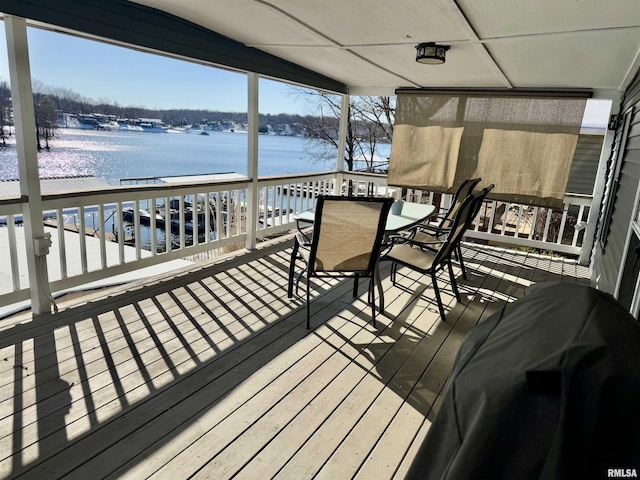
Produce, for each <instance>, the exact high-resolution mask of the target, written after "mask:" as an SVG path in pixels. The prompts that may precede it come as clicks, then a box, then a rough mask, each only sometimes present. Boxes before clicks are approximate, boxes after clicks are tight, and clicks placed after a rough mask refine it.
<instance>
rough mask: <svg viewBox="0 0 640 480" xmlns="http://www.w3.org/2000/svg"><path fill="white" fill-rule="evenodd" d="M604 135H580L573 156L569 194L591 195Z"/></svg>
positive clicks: (568, 187) (568, 184) (568, 185)
mask: <svg viewBox="0 0 640 480" xmlns="http://www.w3.org/2000/svg"><path fill="white" fill-rule="evenodd" d="M603 139H604V137H603V136H602V135H580V136H579V137H578V144H577V145H576V153H575V154H574V156H573V163H572V164H571V171H570V172H569V181H568V182H567V193H580V194H584V195H591V194H592V193H593V185H594V183H595V181H596V174H597V173H598V163H599V161H600V152H601V150H602V141H603Z"/></svg>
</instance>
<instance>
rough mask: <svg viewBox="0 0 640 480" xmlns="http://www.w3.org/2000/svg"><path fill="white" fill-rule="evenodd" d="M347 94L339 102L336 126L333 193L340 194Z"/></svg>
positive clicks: (347, 122)
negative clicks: (335, 171)
mask: <svg viewBox="0 0 640 480" xmlns="http://www.w3.org/2000/svg"><path fill="white" fill-rule="evenodd" d="M349 100H350V98H349V95H342V101H341V103H340V125H339V126H338V128H339V130H338V158H337V159H336V170H337V171H338V173H337V174H336V183H335V185H334V187H333V194H334V195H340V192H341V191H342V182H343V181H344V176H343V174H342V172H344V149H345V145H346V143H347V126H348V124H349V103H350V102H349Z"/></svg>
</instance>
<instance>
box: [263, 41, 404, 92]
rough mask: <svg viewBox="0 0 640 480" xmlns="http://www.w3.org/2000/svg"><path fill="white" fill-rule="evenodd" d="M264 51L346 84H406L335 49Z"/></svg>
mask: <svg viewBox="0 0 640 480" xmlns="http://www.w3.org/2000/svg"><path fill="white" fill-rule="evenodd" d="M265 51H267V52H269V53H271V54H273V55H277V56H282V57H286V58H288V59H289V60H290V61H292V62H294V63H297V64H298V65H301V66H303V67H306V68H309V69H311V70H314V71H317V72H321V73H323V74H324V75H327V76H329V77H331V78H334V79H336V80H338V81H341V82H343V83H345V84H347V85H377V86H383V87H384V86H386V87H391V88H395V86H396V85H399V84H403V83H404V81H403V80H402V78H400V77H398V76H397V75H396V74H394V73H392V72H386V71H384V70H381V69H380V68H378V67H377V66H375V65H372V64H371V63H369V62H367V61H365V60H362V59H360V58H358V57H357V56H355V55H353V54H352V53H350V52H348V51H346V50H343V49H339V48H335V47H325V48H313V51H310V49H307V48H290V47H270V48H265Z"/></svg>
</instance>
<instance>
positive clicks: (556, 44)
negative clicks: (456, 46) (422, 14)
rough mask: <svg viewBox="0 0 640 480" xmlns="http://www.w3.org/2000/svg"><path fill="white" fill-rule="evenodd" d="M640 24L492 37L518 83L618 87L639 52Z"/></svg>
mask: <svg viewBox="0 0 640 480" xmlns="http://www.w3.org/2000/svg"><path fill="white" fill-rule="evenodd" d="M638 39H640V27H639V28H635V29H629V30H613V31H602V32H592V33H573V34H564V35H562V38H560V37H529V38H519V39H512V40H502V41H496V42H492V43H490V44H489V45H487V47H488V49H489V51H490V52H491V55H492V56H493V57H494V58H495V59H496V61H497V62H498V64H499V65H500V66H501V67H502V69H503V71H504V72H505V74H506V76H507V77H508V78H509V80H510V81H511V83H512V84H513V85H514V87H526V88H530V87H542V86H546V87H575V88H603V89H609V88H614V89H617V88H619V87H620V84H621V82H622V80H623V79H624V78H625V76H626V73H627V71H628V69H629V67H630V65H631V64H632V63H633V61H634V59H635V57H636V55H637V52H638Z"/></svg>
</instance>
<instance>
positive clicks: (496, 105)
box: [389, 90, 589, 208]
mask: <svg viewBox="0 0 640 480" xmlns="http://www.w3.org/2000/svg"><path fill="white" fill-rule="evenodd" d="M397 93H398V100H397V106H396V116H395V125H394V132H393V143H392V148H391V161H390V165H389V184H390V185H397V186H403V187H410V188H419V189H424V190H430V191H435V192H444V193H451V192H452V191H453V190H454V188H455V186H456V185H459V184H460V183H461V182H462V181H463V180H464V179H465V178H477V177H480V178H482V179H483V184H484V183H486V184H490V183H493V184H495V188H494V190H493V191H492V194H491V198H494V199H498V200H504V201H509V202H514V203H521V204H532V205H541V206H547V207H553V208H559V207H561V206H562V202H563V199H564V194H565V189H566V185H567V180H568V178H569V171H570V169H571V163H572V160H573V155H574V152H575V148H576V144H577V141H578V134H579V133H580V125H581V123H582V117H583V114H584V108H585V105H586V100H587V98H588V96H589V95H588V94H586V93H583V92H578V93H569V94H567V93H565V92H562V93H550V92H543V93H540V92H522V93H520V92H517V93H516V94H514V93H513V92H511V93H509V94H507V93H506V92H501V91H477V92H475V91H474V92H468V91H462V92H456V91H441V90H434V91H430V90H404V91H403V90H399V91H398V92H397Z"/></svg>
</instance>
